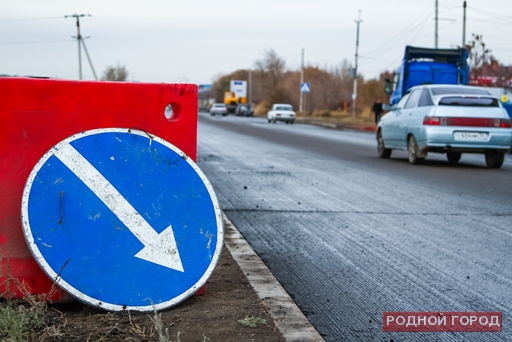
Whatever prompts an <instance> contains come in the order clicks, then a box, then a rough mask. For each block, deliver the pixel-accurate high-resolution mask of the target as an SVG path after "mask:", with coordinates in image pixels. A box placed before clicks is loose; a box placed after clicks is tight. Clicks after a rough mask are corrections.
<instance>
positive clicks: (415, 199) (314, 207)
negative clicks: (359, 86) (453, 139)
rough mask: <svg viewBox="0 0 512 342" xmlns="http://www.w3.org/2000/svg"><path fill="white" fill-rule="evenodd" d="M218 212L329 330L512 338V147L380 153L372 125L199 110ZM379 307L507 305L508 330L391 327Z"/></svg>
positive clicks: (368, 336) (386, 336)
mask: <svg viewBox="0 0 512 342" xmlns="http://www.w3.org/2000/svg"><path fill="white" fill-rule="evenodd" d="M198 163H199V166H200V167H201V169H202V170H203V171H204V172H205V174H206V175H207V177H208V178H209V180H210V181H211V182H212V184H213V187H214V189H215V191H216V193H217V196H218V197H219V200H220V202H221V205H222V208H223V210H224V211H225V212H226V214H227V215H228V217H229V218H230V219H231V220H232V221H233V222H234V223H235V225H236V226H237V227H238V229H239V230H240V232H241V233H242V234H243V236H244V237H245V238H246V240H247V241H248V242H249V244H250V245H251V246H252V247H253V248H254V250H255V251H256V252H257V253H258V254H259V255H260V257H261V258H262V260H263V261H264V262H265V263H266V265H267V266H268V267H269V268H270V270H271V271H272V273H273V274H274V275H275V276H276V278H277V279H278V280H279V282H281V284H282V285H283V286H284V287H285V289H286V290H287V291H288V293H289V294H290V295H291V296H292V298H294V300H295V301H296V303H297V304H298V305H299V307H300V308H301V310H302V311H303V312H304V313H305V315H306V316H307V317H308V319H309V320H310V321H311V322H312V324H313V325H314V326H315V328H316V329H317V330H318V331H319V332H320V334H322V336H323V337H324V338H325V340H326V341H354V340H360V341H370V340H379V341H391V340H393V341H433V340H439V341H459V340H462V339H464V340H469V341H510V340H512V206H511V204H512V155H510V154H509V155H507V157H506V160H505V163H504V165H503V167H502V168H501V169H497V170H496V169H488V168H486V166H485V161H484V157H483V155H463V156H462V159H461V161H460V163H459V164H458V165H455V166H453V165H450V164H448V163H447V162H446V159H445V157H444V156H443V155H432V158H427V160H426V162H425V164H424V165H409V164H408V162H407V156H406V153H405V152H393V155H392V158H391V159H389V160H382V159H379V158H377V151H376V142H375V139H374V135H373V133H367V132H354V131H340V130H332V129H326V128H322V127H315V126H309V125H300V124H294V125H286V124H284V123H277V124H268V123H267V121H266V120H265V119H262V118H245V117H234V116H231V115H230V116H228V117H219V116H215V117H211V116H209V115H208V114H206V113H200V115H199V127H198ZM384 311H420V312H432V311H443V312H447V311H501V312H502V313H503V332H501V333H385V332H383V331H382V313H383V312H384Z"/></svg>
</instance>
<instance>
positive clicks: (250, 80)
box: [249, 69, 252, 106]
mask: <svg viewBox="0 0 512 342" xmlns="http://www.w3.org/2000/svg"><path fill="white" fill-rule="evenodd" d="M249 104H250V105H251V106H252V70H251V69H249Z"/></svg>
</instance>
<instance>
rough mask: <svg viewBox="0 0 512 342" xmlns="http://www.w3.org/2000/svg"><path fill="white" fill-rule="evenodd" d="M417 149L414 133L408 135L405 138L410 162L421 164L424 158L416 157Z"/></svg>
mask: <svg viewBox="0 0 512 342" xmlns="http://www.w3.org/2000/svg"><path fill="white" fill-rule="evenodd" d="M418 154H419V150H418V144H417V143H416V139H415V138H414V135H411V136H409V139H408V140H407V155H408V157H409V163H410V164H421V163H423V161H424V160H425V158H420V157H418Z"/></svg>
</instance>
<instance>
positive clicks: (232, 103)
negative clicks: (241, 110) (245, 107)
mask: <svg viewBox="0 0 512 342" xmlns="http://www.w3.org/2000/svg"><path fill="white" fill-rule="evenodd" d="M245 103H247V98H246V97H237V96H236V94H235V93H234V92H232V91H226V92H224V104H225V105H226V107H228V111H229V112H230V113H234V112H235V109H236V107H237V106H238V105H239V104H245Z"/></svg>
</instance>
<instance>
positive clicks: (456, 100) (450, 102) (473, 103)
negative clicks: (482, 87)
mask: <svg viewBox="0 0 512 342" xmlns="http://www.w3.org/2000/svg"><path fill="white" fill-rule="evenodd" d="M439 105H440V106H464V107H499V106H500V105H499V104H498V100H497V99H494V98H492V97H462V96H447V97H443V98H442V99H441V100H440V101H439Z"/></svg>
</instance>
